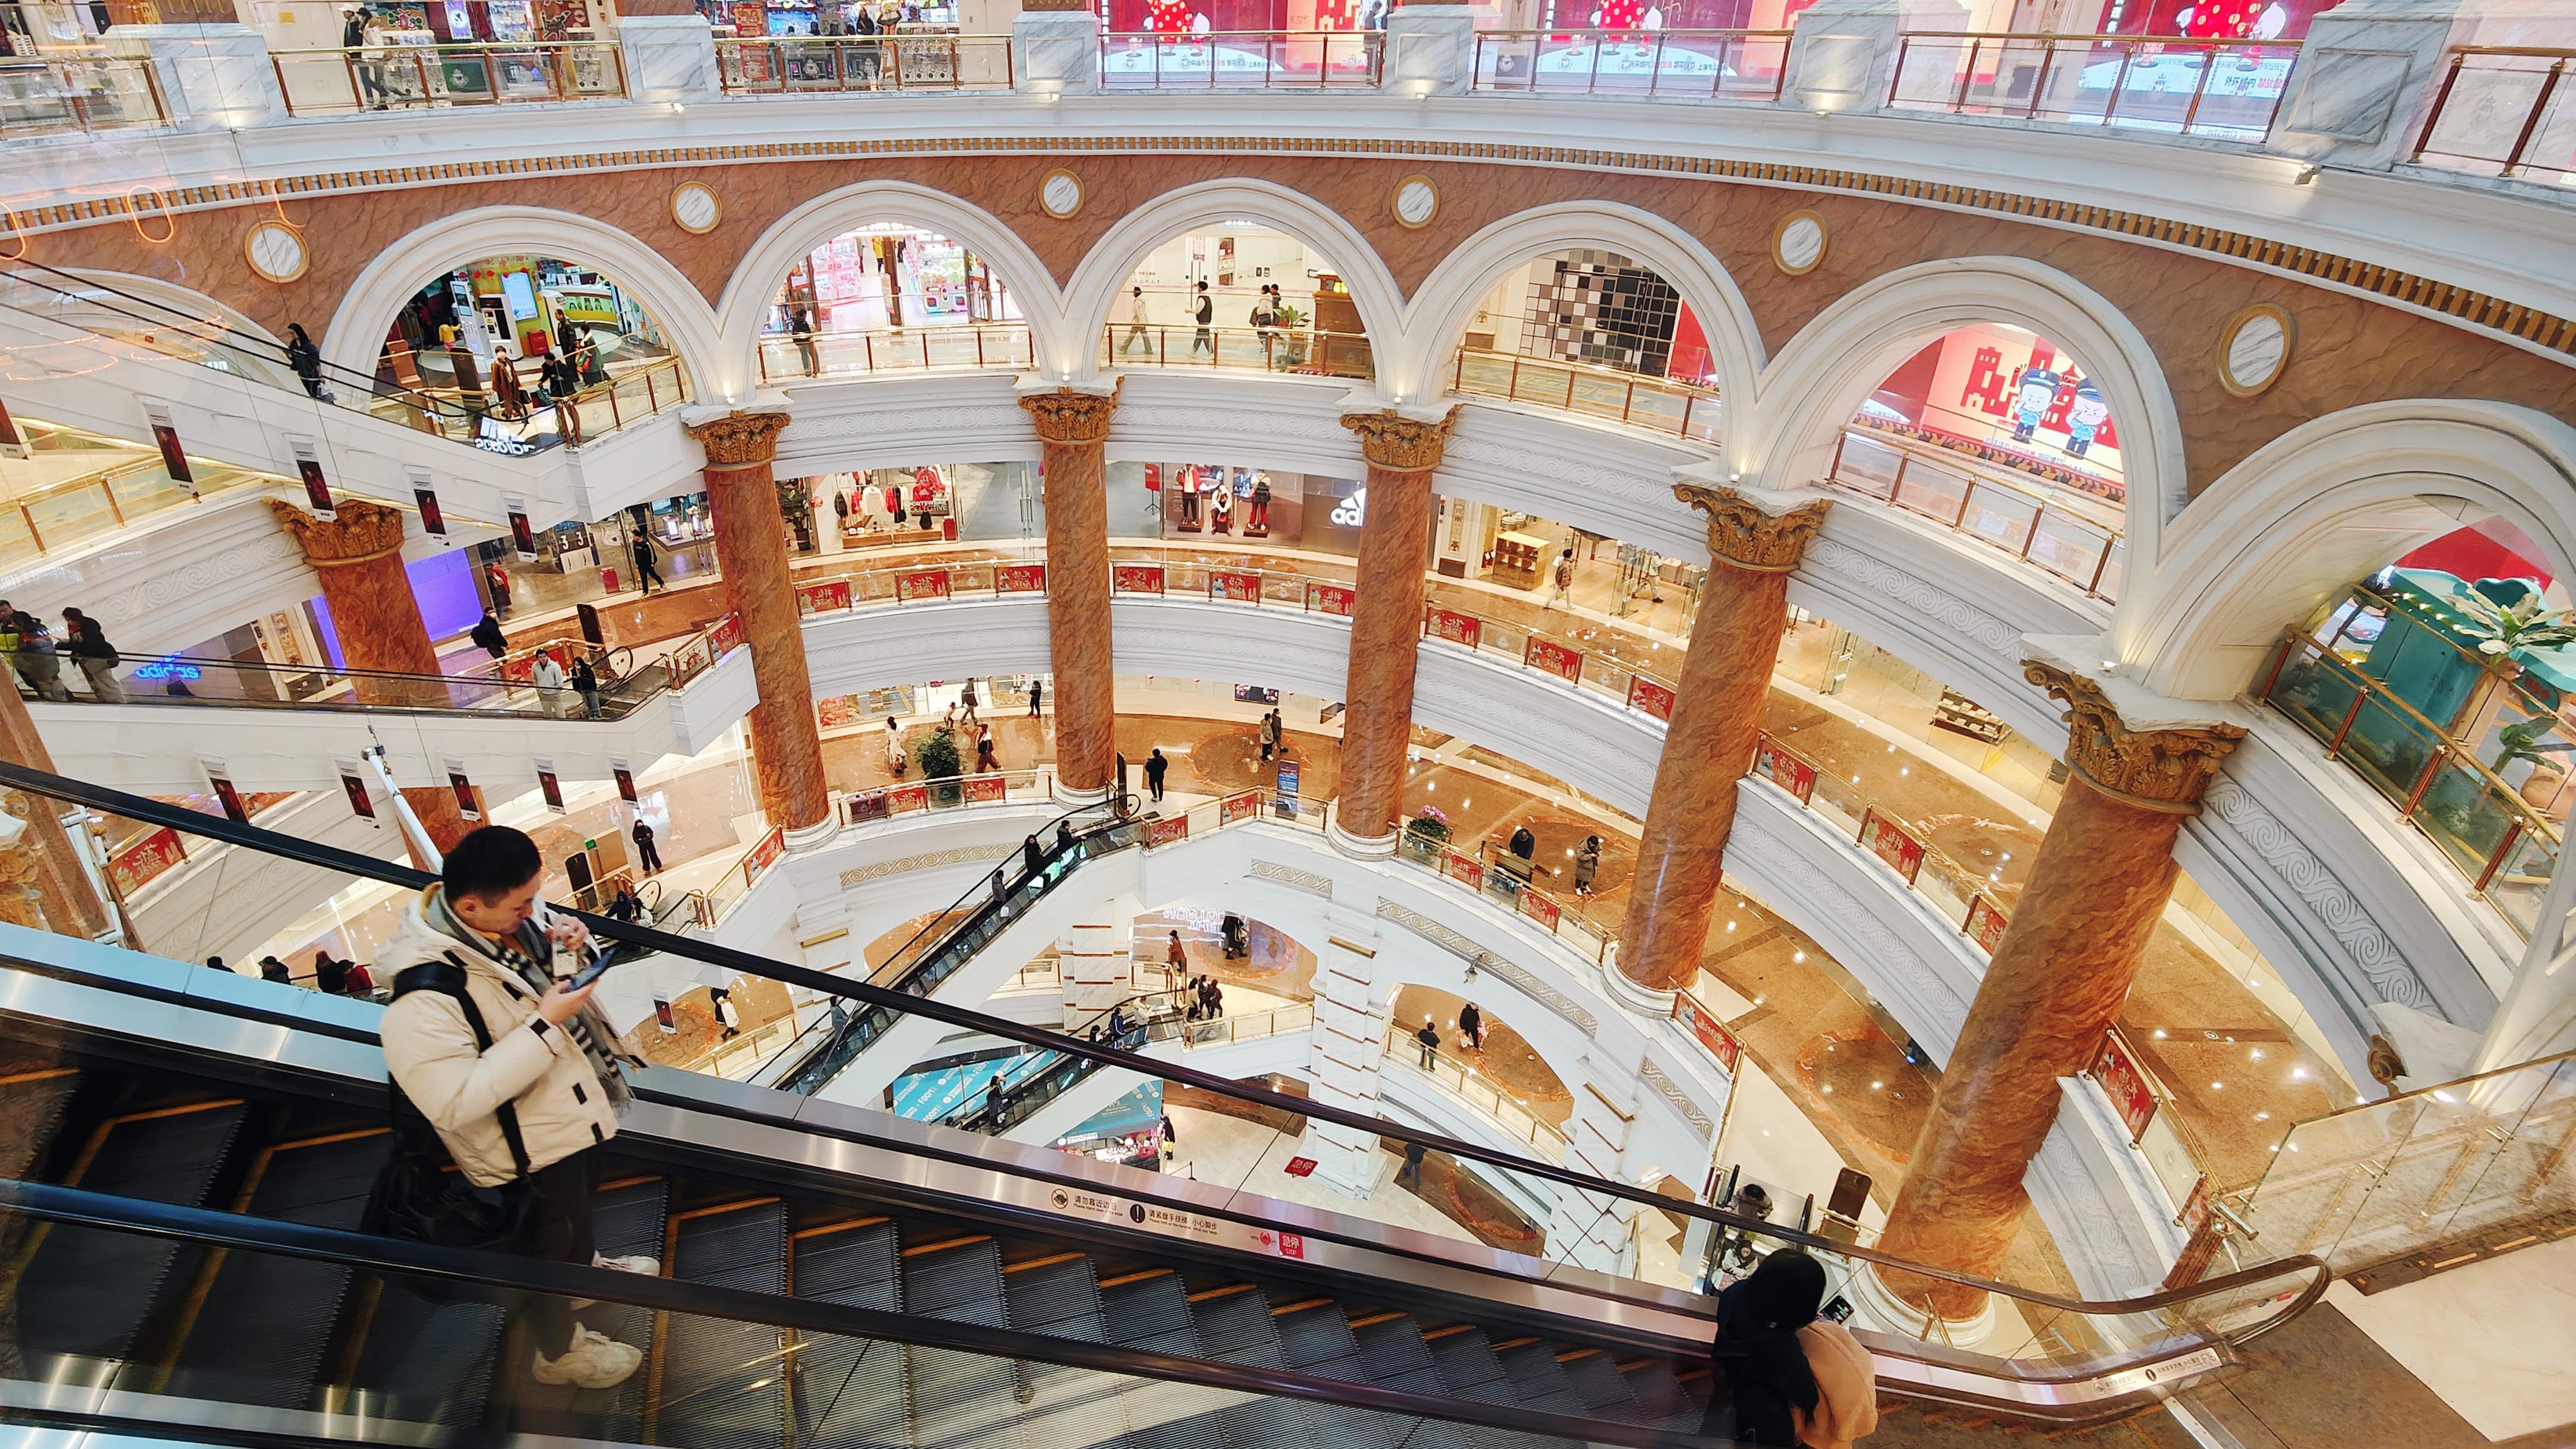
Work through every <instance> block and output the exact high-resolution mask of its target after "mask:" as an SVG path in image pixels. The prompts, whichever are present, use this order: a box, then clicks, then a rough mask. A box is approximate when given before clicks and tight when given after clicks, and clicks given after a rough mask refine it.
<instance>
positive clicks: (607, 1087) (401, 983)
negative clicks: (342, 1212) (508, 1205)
mask: <svg viewBox="0 0 2576 1449" xmlns="http://www.w3.org/2000/svg"><path fill="white" fill-rule="evenodd" d="M544 878H545V859H544V857H543V856H541V855H540V854H538V851H537V845H536V842H535V841H533V840H530V839H529V838H528V837H527V836H526V835H524V834H522V833H520V832H519V831H516V830H512V829H509V828H508V827H506V826H485V827H484V828H482V829H480V830H476V831H473V832H471V833H469V834H468V835H467V836H466V837H465V838H464V839H463V840H461V841H458V842H457V845H456V848H455V849H454V850H451V851H449V852H448V853H447V858H446V860H445V862H444V864H443V865H442V867H441V869H440V880H439V884H437V885H435V886H432V887H430V888H429V889H428V890H426V891H423V892H422V893H421V894H420V895H419V896H418V897H417V898H415V899H414V901H413V902H412V904H411V906H410V908H409V909H408V910H406V911H405V912H404V914H403V918H402V922H401V924H400V925H398V926H397V927H396V928H395V931H394V935H393V939H391V940H390V941H388V942H386V943H385V946H384V948H383V949H382V950H381V951H379V952H378V953H377V956H376V960H377V962H378V964H380V965H383V966H385V967H386V968H387V969H388V970H389V971H391V972H392V973H393V979H394V1000H393V1004H392V1005H390V1006H388V1007H386V1008H385V1014H384V1018H383V1021H382V1024H381V1026H380V1029H379V1036H380V1037H381V1039H382V1042H383V1045H384V1053H385V1068H386V1071H387V1074H388V1075H390V1076H391V1077H392V1078H393V1084H394V1088H395V1091H396V1093H397V1095H398V1097H399V1098H400V1099H401V1102H402V1103H405V1104H408V1106H409V1108H410V1109H411V1110H412V1111H413V1112H415V1113H417V1115H418V1118H419V1119H421V1122H422V1123H423V1124H425V1125H426V1126H427V1127H429V1128H430V1129H431V1130H432V1131H433V1132H434V1133H435V1135H436V1145H437V1146H439V1147H443V1148H444V1149H445V1150H446V1155H447V1156H448V1157H449V1158H450V1159H452V1160H453V1161H454V1163H455V1164H456V1166H457V1167H458V1168H459V1169H460V1170H461V1171H462V1172H463V1173H464V1176H465V1179H466V1181H468V1182H470V1183H472V1184H473V1185H474V1186H476V1187H478V1188H484V1189H496V1190H498V1191H499V1192H501V1193H503V1194H506V1195H508V1196H511V1197H514V1198H518V1199H521V1200H523V1201H525V1202H526V1203H527V1204H528V1209H529V1210H528V1211H527V1213H526V1214H525V1216H524V1217H523V1218H522V1223H523V1224H524V1226H523V1227H522V1228H521V1230H520V1232H519V1233H518V1234H517V1235H516V1236H517V1239H518V1240H517V1241H515V1242H512V1243H508V1244H488V1245H485V1246H494V1247H503V1248H505V1249H507V1250H509V1251H515V1252H519V1253H523V1254H526V1255H528V1256H531V1257H540V1258H548V1259H552V1260H554V1261H556V1262H563V1263H576V1264H579V1265H581V1266H584V1267H605V1268H617V1269H622V1270H624V1271H626V1272H631V1273H648V1274H652V1273H659V1272H660V1271H661V1264H660V1262H658V1261H657V1260H655V1259H652V1258H642V1257H637V1258H606V1257H603V1256H601V1255H600V1254H599V1252H598V1250H597V1248H596V1246H595V1244H594V1242H593V1239H592V1233H591V1217H590V1214H591V1199H592V1194H593V1192H594V1190H595V1189H596V1188H597V1186H598V1180H599V1178H598V1174H599V1159H598V1153H597V1152H596V1150H595V1149H597V1148H598V1147H600V1146H602V1145H603V1144H605V1143H606V1142H608V1141H609V1139H611V1138H613V1137H615V1136H616V1135H617V1119H618V1117H619V1115H620V1114H621V1113H622V1112H623V1111H624V1110H625V1107H626V1104H627V1102H628V1101H629V1099H630V1094H629V1093H628V1091H627V1088H626V1082H625V1079H624V1077H623V1076H621V1075H620V1073H619V1071H618V1068H617V1064H616V1058H615V1057H614V1056H612V1053H614V1052H615V1051H616V1050H617V1048H616V1042H617V1033H616V1030H615V1028H614V1027H612V1026H611V1025H610V1024H609V1021H608V1018H607V1016H606V1015H604V1014H603V1013H602V1012H600V1011H599V1010H598V1009H597V1008H595V1007H593V1006H592V1005H591V1004H590V998H591V993H592V991H593V990H595V989H596V986H595V984H593V985H586V986H583V987H580V988H578V989H574V988H571V987H570V986H568V984H567V983H566V982H564V981H563V980H561V979H560V977H561V976H568V975H569V974H570V973H571V971H572V969H573V968H574V967H575V966H577V965H578V964H579V963H580V962H581V960H582V959H583V957H584V956H585V955H586V954H587V952H588V950H589V949H590V946H591V941H590V935H589V932H587V931H586V930H584V929H583V928H582V926H581V925H580V924H579V923H578V922H575V921H569V920H565V921H555V920H549V919H548V918H546V916H545V915H544V914H543V907H542V905H541V904H540V903H539V901H538V899H537V893H538V889H539V887H541V886H542V885H543V884H544ZM559 967H560V970H559V969H558V968H559ZM396 1113H397V1118H398V1121H404V1120H408V1119H405V1118H404V1117H403V1116H402V1113H403V1107H402V1106H399V1105H398V1106H397V1108H396ZM407 1135H410V1134H398V1136H407ZM423 1145H424V1146H426V1145H427V1144H423ZM407 1155H408V1154H406V1153H397V1154H396V1156H395V1158H394V1160H393V1162H392V1163H391V1164H389V1166H388V1168H387V1172H386V1176H385V1177H384V1178H382V1179H380V1180H379V1183H378V1187H379V1193H378V1201H377V1202H376V1203H375V1204H373V1205H371V1211H370V1216H371V1217H378V1216H380V1213H379V1211H378V1210H379V1209H394V1208H396V1207H397V1206H398V1205H397V1204H396V1203H393V1202H389V1201H387V1200H386V1197H387V1194H386V1193H385V1191H384V1189H385V1188H386V1187H387V1186H388V1184H391V1183H394V1182H396V1181H398V1180H400V1179H401V1177H402V1176H403V1174H402V1173H401V1171H400V1170H401V1169H402V1168H403V1167H405V1166H406V1165H407V1164H406V1162H405V1157H406V1156H407ZM433 1180H434V1178H433ZM397 1221H399V1214H397ZM372 1226H377V1227H382V1226H385V1224H383V1223H381V1222H379V1223H376V1224H373V1225H372ZM397 1233H398V1235H400V1234H399V1231H398V1229H397ZM572 1303H573V1300H571V1299H568V1298H562V1297H557V1296H555V1295H552V1294H538V1295H534V1296H532V1297H530V1298H529V1299H527V1300H526V1306H525V1314H526V1322H527V1327H528V1330H529V1333H530V1335H531V1338H532V1339H533V1348H534V1361H533V1363H532V1364H531V1366H530V1368H531V1372H532V1373H533V1374H534V1376H535V1378H536V1380H537V1381H538V1382H539V1383H545V1384H571V1385H575V1386H577V1387H580V1388H589V1389H599V1388H608V1387H611V1386H613V1385H615V1384H619V1383H622V1382H624V1381H625V1380H626V1379H627V1378H628V1377H629V1376H630V1375H632V1374H633V1373H634V1372H635V1370H636V1368H637V1367H638V1366H639V1365H641V1364H642V1363H643V1361H644V1355H643V1354H642V1352H641V1351H639V1350H638V1349H636V1348H635V1347H634V1346H633V1345H631V1344H624V1343H619V1342H617V1341H616V1340H614V1339H611V1338H609V1337H607V1336H606V1335H604V1334H601V1333H598V1332H595V1331H593V1330H591V1329H588V1328H585V1327H583V1326H582V1324H581V1323H580V1322H579V1321H578V1320H576V1319H575V1318H574V1317H573V1313H574V1309H573V1306H572Z"/></svg>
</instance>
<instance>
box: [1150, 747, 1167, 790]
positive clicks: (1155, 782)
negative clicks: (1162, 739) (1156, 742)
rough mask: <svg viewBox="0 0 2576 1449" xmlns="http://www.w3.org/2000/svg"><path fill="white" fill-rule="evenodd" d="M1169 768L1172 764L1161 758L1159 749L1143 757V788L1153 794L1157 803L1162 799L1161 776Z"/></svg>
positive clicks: (1161, 753) (1161, 754)
mask: <svg viewBox="0 0 2576 1449" xmlns="http://www.w3.org/2000/svg"><path fill="white" fill-rule="evenodd" d="M1171 768H1172V762H1171V761H1169V760H1167V759H1164V758H1163V752H1162V750H1161V748H1160V747H1157V748H1156V749H1155V751H1154V753H1152V754H1151V755H1148V756H1146V757H1145V788H1146V789H1148V790H1151V791H1153V792H1154V798H1155V799H1156V800H1157V801H1159V800H1161V799H1162V798H1163V775H1164V773H1165V772H1166V771H1168V770H1170V769H1171Z"/></svg>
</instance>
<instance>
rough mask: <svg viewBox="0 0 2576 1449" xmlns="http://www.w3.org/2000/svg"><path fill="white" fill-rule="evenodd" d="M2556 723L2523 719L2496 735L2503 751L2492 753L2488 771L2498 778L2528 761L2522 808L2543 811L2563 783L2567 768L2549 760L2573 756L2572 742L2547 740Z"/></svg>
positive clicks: (2547, 719) (2545, 720)
mask: <svg viewBox="0 0 2576 1449" xmlns="http://www.w3.org/2000/svg"><path fill="white" fill-rule="evenodd" d="M2557 723H2558V721H2556V720H2554V719H2550V718H2547V717H2543V718H2540V719H2527V720H2523V721H2522V722H2520V723H2518V724H2509V725H2506V726H2505V727H2504V728H2503V729H2501V730H2498V731H2497V732H2496V739H2497V740H2498V741H2499V742H2501V743H2502V744H2503V746H2504V748H2502V749H2500V750H2498V751H2496V757H2495V762H2494V764H2493V765H2492V766H2491V767H2490V768H2492V769H2494V770H2495V771H2496V772H2497V773H2499V774H2501V773H2503V771H2504V769H2505V767H2506V766H2508V765H2510V764H2512V763H2513V762H2514V761H2516V760H2527V761H2529V762H2530V763H2531V774H2530V775H2529V776H2527V777H2525V778H2524V780H2523V782H2522V798H2523V802H2524V803H2525V804H2527V805H2531V806H2533V807H2535V808H2540V809H2546V808H2547V807H2548V806H2549V804H2550V803H2551V802H2552V801H2554V800H2556V799H2557V798H2558V792H2559V788H2560V787H2561V786H2562V785H2563V784H2565V782H2566V780H2567V767H2566V766H2565V765H2562V764H2557V763H2554V762H2552V761H2551V760H2550V759H2549V756H2551V755H2564V754H2568V753H2571V752H2576V742H2571V741H2567V740H2553V739H2551V738H2550V737H2549V736H2550V732H2551V728H2552V727H2553V726H2555V725H2556V724H2557Z"/></svg>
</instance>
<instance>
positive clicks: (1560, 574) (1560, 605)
mask: <svg viewBox="0 0 2576 1449" xmlns="http://www.w3.org/2000/svg"><path fill="white" fill-rule="evenodd" d="M1553 584H1554V587H1553V588H1551V589H1550V590H1549V591H1548V596H1547V606H1548V607H1549V608H1551V609H1571V608H1573V607H1574V550H1572V549H1570V548H1569V549H1567V550H1566V551H1565V552H1564V553H1561V554H1559V555H1557V559H1556V568H1555V570H1554V571H1553Z"/></svg>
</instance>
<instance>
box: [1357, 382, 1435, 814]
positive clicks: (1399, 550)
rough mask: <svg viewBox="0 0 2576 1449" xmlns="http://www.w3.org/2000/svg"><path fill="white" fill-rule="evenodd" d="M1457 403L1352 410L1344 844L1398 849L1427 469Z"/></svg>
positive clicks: (1427, 530) (1417, 641) (1426, 549)
mask: <svg viewBox="0 0 2576 1449" xmlns="http://www.w3.org/2000/svg"><path fill="white" fill-rule="evenodd" d="M1457 416H1458V413H1457V409H1455V408H1452V409H1450V411H1449V414H1448V416H1446V417H1444V418H1442V419H1441V420H1440V421H1439V422H1436V423H1430V422H1423V421H1421V420H1419V419H1416V418H1408V417H1405V416H1402V415H1401V414H1399V413H1397V412H1396V411H1395V410H1394V409H1393V408H1389V409H1386V410H1385V411H1383V412H1376V413H1353V414H1350V415H1348V416H1345V417H1344V418H1343V419H1342V426H1343V427H1346V428H1348V429H1350V430H1351V431H1352V432H1355V433H1357V434H1359V437H1360V456H1362V457H1363V458H1366V459H1367V460H1368V493H1367V501H1366V505H1365V509H1364V514H1365V516H1364V518H1363V520H1362V522H1361V524H1360V557H1359V582H1358V586H1357V588H1356V590H1355V599H1354V602H1353V603H1352V605H1351V661H1350V673H1349V675H1348V679H1347V683H1346V684H1345V685H1344V686H1343V690H1342V699H1343V701H1344V709H1343V711H1342V762H1341V763H1342V784H1341V803H1340V804H1339V805H1338V806H1336V807H1335V810H1334V819H1333V822H1332V827H1333V828H1332V840H1333V844H1334V846H1335V847H1336V848H1338V849H1340V850H1342V851H1343V852H1344V853H1345V854H1350V855H1357V856H1363V857H1369V856H1387V855H1393V854H1394V853H1395V835H1396V815H1397V814H1398V813H1399V812H1400V811H1402V810H1403V808H1404V766H1405V759H1406V755H1407V752H1408V749H1409V747H1410V746H1411V745H1412V743H1413V673H1414V662H1415V656H1416V653H1417V651H1418V650H1419V649H1420V648H1421V644H1422V604H1423V599H1424V596H1425V571H1426V570H1428V569H1429V568H1430V566H1431V515H1432V506H1431V475H1432V473H1433V472H1434V471H1435V470H1436V469H1438V468H1439V466H1440V456H1441V453H1442V452H1443V451H1444V450H1445V449H1446V448H1447V447H1448V445H1449V428H1450V425H1451V424H1452V423H1454V422H1455V421H1456V420H1457Z"/></svg>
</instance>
